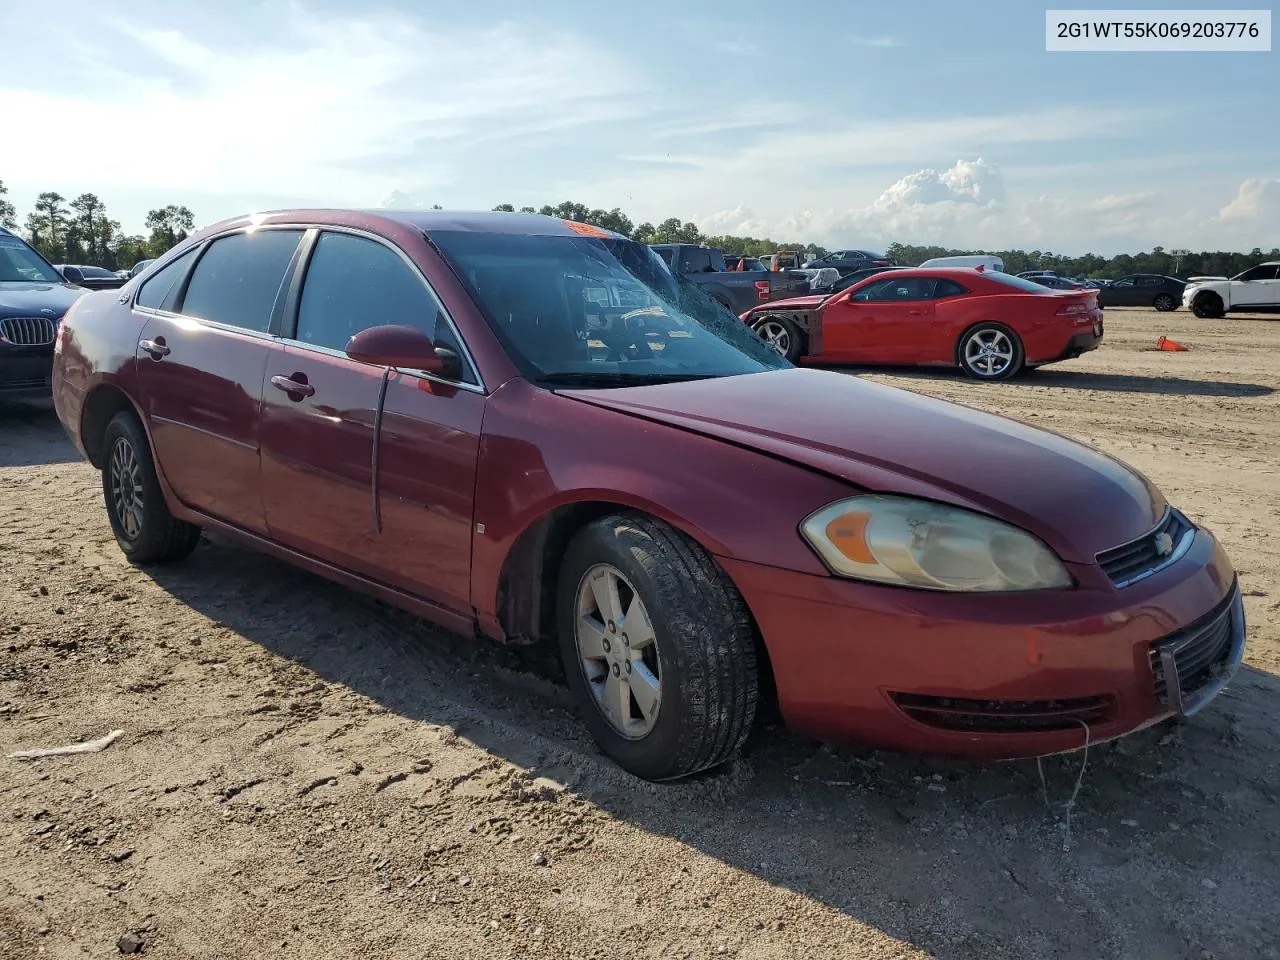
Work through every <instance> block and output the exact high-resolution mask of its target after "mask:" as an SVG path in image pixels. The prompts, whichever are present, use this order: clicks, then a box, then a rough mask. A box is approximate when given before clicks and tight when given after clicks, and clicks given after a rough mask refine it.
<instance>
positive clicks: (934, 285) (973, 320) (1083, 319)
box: [741, 269, 1102, 380]
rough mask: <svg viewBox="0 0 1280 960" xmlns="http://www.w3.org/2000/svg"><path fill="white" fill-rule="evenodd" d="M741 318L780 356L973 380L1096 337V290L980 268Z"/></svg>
mask: <svg viewBox="0 0 1280 960" xmlns="http://www.w3.org/2000/svg"><path fill="white" fill-rule="evenodd" d="M741 319H742V320H743V321H744V322H745V323H747V324H749V325H750V326H751V327H752V329H754V330H755V331H756V332H757V333H759V334H760V335H761V336H762V337H764V338H765V340H767V341H768V342H769V343H770V344H771V345H772V346H773V347H774V349H776V350H777V351H778V352H779V353H781V354H782V355H783V356H785V357H786V358H787V359H788V360H792V361H805V362H809V361H817V362H833V363H859V364H862V363H868V364H900V365H904V366H911V365H920V366H944V367H954V366H959V367H960V369H962V370H963V371H964V372H965V373H967V374H969V375H970V376H972V377H976V378H978V379H979V380H1004V379H1007V378H1009V377H1012V376H1014V375H1015V374H1017V373H1018V372H1019V371H1020V370H1022V369H1023V368H1025V367H1038V366H1041V365H1042V364H1046V363H1054V362H1056V361H1058V360H1070V359H1071V358H1073V357H1078V356H1080V354H1082V353H1084V352H1085V351H1087V350H1093V349H1095V348H1096V347H1097V346H1098V344H1099V342H1100V341H1101V340H1102V308H1101V307H1099V306H1098V291H1097V290H1093V289H1081V290H1071V291H1060V290H1049V289H1047V288H1046V287H1043V286H1041V285H1040V284H1038V283H1032V282H1031V281H1030V280H1023V279H1021V278H1019V277H1014V276H1010V275H1009V274H1007V273H996V272H988V271H983V270H980V269H978V270H967V269H960V270H955V269H953V270H895V271H893V272H892V273H889V274H877V275H875V276H872V277H868V278H867V279H866V280H863V281H862V282H861V283H858V284H855V285H853V286H851V287H849V288H848V289H846V290H843V291H841V292H840V293H837V294H834V295H832V296H829V297H797V298H793V299H790V300H777V301H775V302H773V303H769V304H764V305H761V306H759V307H755V308H753V309H752V310H749V311H748V312H746V313H744V314H743V315H742V317H741Z"/></svg>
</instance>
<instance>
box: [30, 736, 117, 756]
mask: <svg viewBox="0 0 1280 960" xmlns="http://www.w3.org/2000/svg"><path fill="white" fill-rule="evenodd" d="M122 736H124V731H123V730H112V731H111V732H110V733H108V734H107V735H106V736H105V737H103V738H102V739H101V740H89V741H87V742H85V743H73V744H70V745H69V746H65V747H40V748H37V749H35V750H19V751H18V752H17V753H11V754H9V759H10V760H39V759H41V758H43V757H65V756H67V755H68V754H72V753H98V752H100V751H102V750H105V749H107V747H109V746H111V745H112V744H113V743H115V742H116V741H117V740H119V739H120V738H121V737H122Z"/></svg>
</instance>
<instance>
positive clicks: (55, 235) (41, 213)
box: [0, 180, 1280, 279]
mask: <svg viewBox="0 0 1280 960" xmlns="http://www.w3.org/2000/svg"><path fill="white" fill-rule="evenodd" d="M7 193H8V191H7V189H6V188H5V185H4V181H2V180H0V226H5V227H9V228H10V229H17V226H18V213H17V210H16V209H15V208H14V205H13V204H12V203H11V202H9V200H8V199H7ZM433 209H436V210H439V209H440V207H439V206H438V205H437V206H434V207H433ZM493 209H494V210H503V211H507V212H509V213H512V212H516V210H517V208H516V207H515V206H513V205H512V204H510V203H500V204H498V205H497V206H496V207H494V208H493ZM519 212H521V213H540V214H543V215H545V216H549V217H559V218H561V219H563V220H576V221H577V222H579V223H589V224H591V225H593V226H597V227H602V228H604V229H606V230H612V231H614V232H615V233H620V234H622V235H623V236H626V237H631V238H633V239H635V240H639V241H641V242H642V243H699V244H704V245H706V246H710V247H719V248H720V249H721V250H723V251H724V252H725V253H728V254H737V255H739V256H746V257H760V256H765V255H767V254H770V253H776V252H778V251H779V250H799V251H803V252H804V253H805V254H806V255H808V256H811V257H814V256H822V255H823V254H825V253H826V252H827V251H826V249H825V248H823V247H822V246H820V245H819V244H816V243H801V242H799V241H796V242H787V243H780V242H778V241H775V240H770V239H768V238H760V237H740V236H733V235H730V234H704V233H703V232H702V231H701V230H700V229H699V227H698V225H697V224H696V223H694V222H693V221H691V220H689V221H682V220H680V219H679V218H678V217H668V218H667V219H666V220H663V221H662V222H661V223H658V224H652V223H648V222H644V223H639V224H637V223H635V222H634V221H633V220H632V219H631V218H630V217H629V216H627V215H626V214H625V213H623V211H622V210H621V209H619V208H618V207H614V208H613V209H612V210H603V209H600V208H596V207H588V206H587V205H586V204H583V203H575V202H574V201H572V200H566V201H564V202H563V203H560V204H557V205H555V206H552V205H550V204H546V205H544V206H542V207H537V208H535V207H520V208H519ZM146 227H147V230H148V231H150V233H149V235H148V236H140V235H128V234H125V233H124V232H123V231H122V230H121V229H120V222H119V221H118V220H112V219H111V217H110V216H109V215H108V214H107V210H106V206H105V205H104V204H103V202H102V201H101V200H99V199H98V197H97V196H96V195H95V194H92V193H82V194H80V196H78V197H76V198H75V199H73V200H71V201H68V200H67V199H66V198H65V197H63V196H62V195H61V194H59V193H55V192H47V193H42V194H40V195H39V196H38V197H37V198H36V203H35V208H34V209H33V210H32V211H31V212H30V213H29V214H28V215H27V219H26V223H25V230H24V232H25V234H26V236H27V239H28V240H30V241H31V244H32V246H34V247H35V248H36V249H37V250H39V251H40V252H41V253H42V254H44V256H45V257H47V258H48V259H49V260H51V261H53V262H54V263H76V264H92V265H94V266H99V267H106V268H108V269H111V270H118V269H121V268H128V267H131V266H133V265H134V264H135V263H137V262H138V261H139V260H145V259H148V258H150V257H158V256H160V255H161V254H162V253H164V252H165V251H166V250H168V249H169V248H170V247H172V246H174V245H175V244H177V243H179V242H180V241H182V240H185V239H186V238H187V236H188V235H189V234H190V233H191V231H192V230H194V229H195V215H194V214H193V213H192V212H191V211H190V210H189V209H188V208H187V207H185V206H180V205H174V204H170V205H169V206H167V207H160V208H158V209H155V210H151V211H150V212H148V213H147V219H146ZM885 253H886V254H888V256H890V257H891V258H892V259H893V261H894V262H895V263H900V264H904V265H908V266H915V265H918V264H920V263H923V262H924V261H925V260H929V259H931V258H933V257H954V256H965V255H970V254H978V253H991V254H995V255H996V256H998V257H1000V258H1001V259H1002V260H1003V261H1004V268H1005V270H1007V271H1008V272H1009V273H1021V272H1022V271H1024V270H1053V271H1054V272H1056V273H1058V274H1061V275H1063V276H1069V277H1081V278H1101V279H1114V278H1116V277H1122V276H1125V275H1126V274H1130V273H1158V274H1164V275H1167V276H1175V277H1189V276H1225V277H1231V276H1235V275H1236V274H1237V273H1240V272H1241V271H1243V270H1247V269H1248V268H1249V267H1251V266H1254V265H1255V264H1257V263H1258V262H1259V261H1261V260H1263V259H1272V260H1280V248H1278V249H1273V250H1272V251H1271V252H1270V253H1264V252H1263V251H1262V249H1261V248H1259V247H1254V248H1253V250H1251V251H1250V252H1249V253H1238V252H1231V251H1225V250H1218V251H1203V252H1200V253H1192V252H1191V251H1189V250H1166V249H1165V248H1164V247H1155V248H1153V249H1152V250H1151V251H1150V252H1149V253H1148V252H1143V253H1137V254H1127V253H1122V254H1119V255H1117V256H1114V257H1102V256H1099V255H1097V254H1093V253H1087V254H1085V255H1084V256H1081V257H1069V256H1064V255H1062V254H1057V253H1052V252H1049V251H1042V250H1030V251H1027V250H955V249H951V248H949V247H932V246H913V245H910V244H904V243H891V244H890V245H889V248H888V249H887V250H886V251H885Z"/></svg>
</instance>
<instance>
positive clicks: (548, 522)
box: [493, 494, 777, 705]
mask: <svg viewBox="0 0 1280 960" xmlns="http://www.w3.org/2000/svg"><path fill="white" fill-rule="evenodd" d="M613 513H638V514H642V515H644V516H647V517H649V518H651V519H654V520H658V521H660V522H662V523H666V524H668V525H669V526H671V527H673V528H675V529H676V530H678V531H679V532H681V533H683V534H684V535H685V536H687V537H689V538H690V539H691V540H692V541H693V542H694V543H696V544H697V545H698V546H700V547H701V548H702V549H703V550H705V551H706V552H707V553H708V554H709V555H710V556H711V559H712V562H713V563H716V561H715V557H716V553H717V545H716V544H715V543H714V541H711V540H710V538H708V537H706V536H704V535H702V534H701V532H700V531H698V530H697V529H696V528H695V527H693V525H691V524H689V523H687V522H685V521H682V520H680V519H679V518H673V517H672V516H670V515H668V514H666V512H665V511H658V510H654V509H649V508H648V507H647V506H646V505H643V504H641V503H639V502H635V501H632V502H628V501H627V499H625V498H618V497H616V496H615V497H605V496H600V495H595V494H584V495H583V496H582V497H580V498H578V499H574V500H570V501H567V502H562V503H558V504H553V505H550V506H548V507H546V508H545V509H543V510H542V511H540V512H538V513H537V514H536V516H534V517H533V518H532V519H531V520H530V521H529V522H528V523H527V524H526V525H525V526H524V528H523V529H522V530H521V531H520V532H519V533H518V534H517V535H516V536H515V538H514V539H513V540H512V542H511V546H510V548H509V549H508V550H507V553H506V555H505V557H504V558H503V562H502V566H501V570H500V572H499V574H498V585H497V596H496V597H495V598H494V599H495V603H494V607H493V609H494V611H495V613H496V616H497V622H498V625H499V626H500V627H501V629H502V632H503V634H504V635H505V637H504V640H505V642H507V643H511V644H516V645H534V644H540V643H543V642H545V641H547V640H550V639H553V638H554V637H555V633H556V592H557V585H558V582H559V575H560V565H561V563H562V561H563V560H564V556H565V552H566V550H567V549H568V546H569V543H570V541H571V540H572V539H573V537H574V536H575V535H576V534H577V533H578V531H580V530H582V529H583V528H584V527H586V526H587V525H588V524H590V523H593V522H594V521H596V520H599V519H600V518H602V517H606V516H608V515H610V514H613ZM716 568H717V569H718V570H719V571H720V573H721V574H722V575H723V576H724V577H725V579H726V580H727V581H728V582H729V583H730V584H731V585H732V586H733V589H734V590H737V591H738V593H739V595H740V596H741V595H742V593H741V590H740V589H739V587H738V585H737V583H735V582H734V579H733V577H732V576H731V575H730V574H729V572H728V571H726V570H725V569H724V567H723V566H721V565H720V564H719V563H716ZM744 606H745V607H746V610H747V614H748V616H749V617H750V618H751V628H752V631H753V633H754V636H755V641H756V655H757V658H758V663H759V665H760V703H761V704H762V705H765V704H776V698H777V695H776V690H775V687H774V680H773V666H772V663H771V661H770V659H769V651H768V648H767V646H766V645H765V643H764V639H763V637H762V635H761V633H760V627H759V624H758V623H757V622H756V619H755V614H754V612H753V611H752V610H751V608H750V606H749V605H747V604H746V603H745V598H744Z"/></svg>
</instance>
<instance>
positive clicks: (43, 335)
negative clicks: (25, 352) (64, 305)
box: [0, 317, 57, 347]
mask: <svg viewBox="0 0 1280 960" xmlns="http://www.w3.org/2000/svg"><path fill="white" fill-rule="evenodd" d="M56 333H57V324H56V323H55V322H54V320H53V318H52V317H5V318H4V319H3V320H0V336H3V337H4V338H5V339H6V340H8V341H9V342H10V343H12V344H15V345H17V346H20V347H43V346H45V345H46V344H50V343H53V338H54V335H55V334H56Z"/></svg>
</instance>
